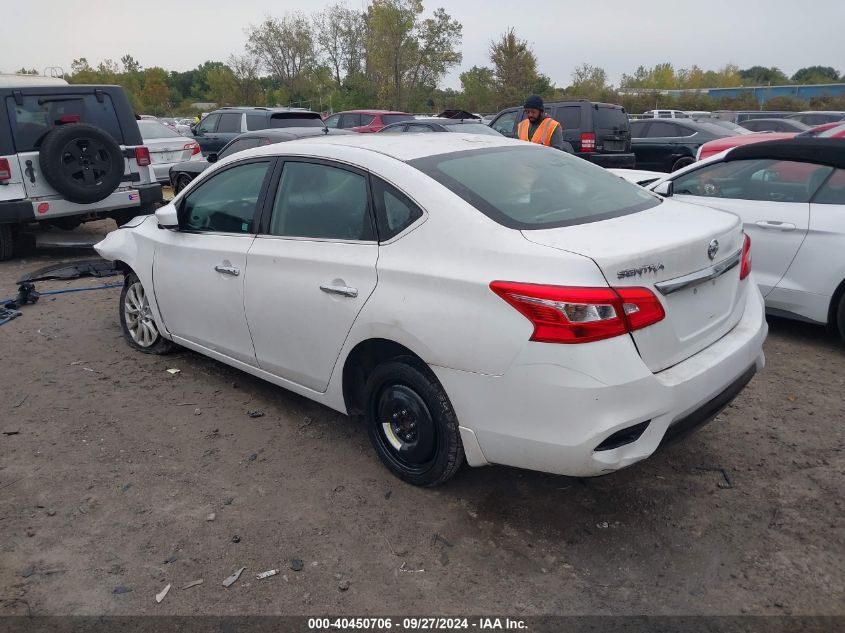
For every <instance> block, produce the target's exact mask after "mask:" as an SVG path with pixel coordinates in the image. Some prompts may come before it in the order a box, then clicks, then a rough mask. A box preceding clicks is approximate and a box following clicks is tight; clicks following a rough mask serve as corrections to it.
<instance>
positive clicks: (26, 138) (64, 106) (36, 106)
mask: <svg viewBox="0 0 845 633" xmlns="http://www.w3.org/2000/svg"><path fill="white" fill-rule="evenodd" d="M101 97H102V99H103V101H102V102H99V101H97V97H95V96H94V95H93V94H62V95H54V96H49V95H42V96H25V97H23V100H22V101H23V103H22V104H21V105H18V104H17V103H15V99H14V97H6V106H7V107H6V109H7V110H8V112H9V123H10V124H11V125H12V134H13V135H14V138H15V148H16V150H17V151H18V152H31V151H35V150H37V149H38V147H39V146H40V145H41V141H42V139H43V138H44V136H45V135H46V134H47V132H49V131H50V130H52V129H53V128H55V127H58V126H60V125H65V124H68V123H88V124H89V125H94V126H96V127H98V128H101V129H103V130H105V131H106V132H108V133H109V134H111V136H112V137H114V140H115V141H117V142H118V144H120V145H123V144H124V142H123V133H122V132H121V130H120V124H119V123H118V122H117V114H116V113H115V110H114V105H113V104H112V100H111V97H109V95H108V94H105V93H101Z"/></svg>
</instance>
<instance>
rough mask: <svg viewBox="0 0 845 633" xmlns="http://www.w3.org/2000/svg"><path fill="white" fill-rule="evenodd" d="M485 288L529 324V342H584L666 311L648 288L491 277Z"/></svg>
mask: <svg viewBox="0 0 845 633" xmlns="http://www.w3.org/2000/svg"><path fill="white" fill-rule="evenodd" d="M490 289H491V290H492V291H493V292H495V293H496V294H497V295H499V296H500V297H501V298H502V299H504V300H505V301H507V302H508V303H509V304H510V305H512V306H513V307H514V308H516V309H517V310H518V311H519V312H520V313H521V314H522V315H523V316H524V317H525V318H527V319H528V320H529V321H531V323H532V325H533V326H534V333H533V334H532V335H531V340H532V341H537V342H541V343H589V342H592V341H600V340H602V339H607V338H612V337H614V336H619V335H621V334H627V333H628V332H633V331H634V330H639V329H642V328H644V327H647V326H649V325H653V324H654V323H657V322H658V321H661V320H662V319H663V317H664V316H666V314H665V312H664V311H663V306H662V305H661V303H660V301H659V300H658V298H657V297H656V296H655V295H654V293H652V292H651V291H650V290H648V289H647V288H577V287H567V286H544V285H539V284H525V283H517V282H512V281H494V282H492V283H491V284H490Z"/></svg>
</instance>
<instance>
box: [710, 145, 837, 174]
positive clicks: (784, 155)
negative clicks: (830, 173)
mask: <svg viewBox="0 0 845 633" xmlns="http://www.w3.org/2000/svg"><path fill="white" fill-rule="evenodd" d="M843 150H845V142H843V141H842V140H841V139H835V138H793V139H786V140H781V141H763V142H762V143H752V144H751V145H742V146H740V147H735V148H734V149H732V150H731V151H730V152H728V154H727V156H725V161H726V162H728V161H733V160H753V159H765V158H771V159H774V160H788V161H795V162H799V163H814V164H817V165H828V166H829V167H835V168H836V169H845V151H843Z"/></svg>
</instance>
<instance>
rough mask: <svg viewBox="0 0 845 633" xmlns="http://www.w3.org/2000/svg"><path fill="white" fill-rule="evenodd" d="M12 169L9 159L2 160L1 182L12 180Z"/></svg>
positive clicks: (0, 168)
mask: <svg viewBox="0 0 845 633" xmlns="http://www.w3.org/2000/svg"><path fill="white" fill-rule="evenodd" d="M11 178H12V168H11V167H10V166H9V159H8V158H0V180H11Z"/></svg>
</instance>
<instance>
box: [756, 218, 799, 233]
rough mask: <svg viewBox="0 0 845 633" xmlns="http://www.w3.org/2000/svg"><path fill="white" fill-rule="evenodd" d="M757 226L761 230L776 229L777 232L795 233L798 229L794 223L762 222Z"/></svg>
mask: <svg viewBox="0 0 845 633" xmlns="http://www.w3.org/2000/svg"><path fill="white" fill-rule="evenodd" d="M757 226H759V227H760V228H761V229H775V230H777V231H794V230H795V229H797V228H798V227H797V226H795V225H794V224H792V222H778V221H776V220H760V221H759V222H757Z"/></svg>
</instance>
